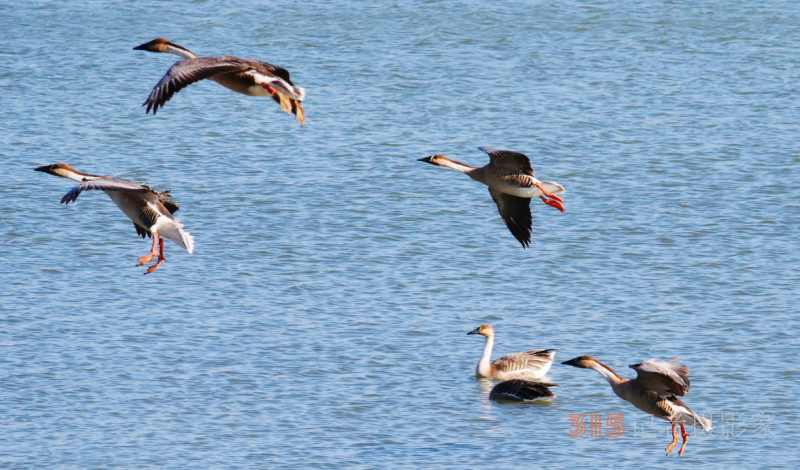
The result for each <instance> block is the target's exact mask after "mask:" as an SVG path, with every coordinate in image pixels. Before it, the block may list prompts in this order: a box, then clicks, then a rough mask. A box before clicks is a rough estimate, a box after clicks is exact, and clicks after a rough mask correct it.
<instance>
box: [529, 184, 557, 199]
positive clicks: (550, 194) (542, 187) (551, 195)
mask: <svg viewBox="0 0 800 470" xmlns="http://www.w3.org/2000/svg"><path fill="white" fill-rule="evenodd" d="M533 184H534V185H535V186H536V187H537V188H539V191H541V192H542V193H544V195H545V196H547V197H549V198H550V199H555V200H556V201H559V202H564V200H563V199H561V198H560V197H558V195H557V194H552V193H550V192H548V191H547V190H546V189H544V186H542V184H541V183H533Z"/></svg>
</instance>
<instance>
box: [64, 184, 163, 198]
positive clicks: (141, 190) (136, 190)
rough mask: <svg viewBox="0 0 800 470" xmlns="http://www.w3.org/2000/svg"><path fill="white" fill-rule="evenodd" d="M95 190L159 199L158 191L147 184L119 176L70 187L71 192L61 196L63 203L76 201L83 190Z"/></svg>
mask: <svg viewBox="0 0 800 470" xmlns="http://www.w3.org/2000/svg"><path fill="white" fill-rule="evenodd" d="M95 190H99V191H120V192H125V193H132V194H141V195H142V196H144V198H145V199H146V200H147V201H152V202H155V201H158V193H157V192H155V191H153V190H152V189H150V187H148V186H146V185H143V184H140V183H136V182H134V181H128V180H123V179H118V178H99V179H96V180H91V181H84V182H83V183H81V184H79V185H77V186H75V187H74V188H72V189H70V190H69V192H68V193H67V194H65V195H64V197H62V198H61V203H62V204H64V203H67V204H69V203H70V202H75V200H76V199H78V196H79V195H80V194H81V192H83V191H95Z"/></svg>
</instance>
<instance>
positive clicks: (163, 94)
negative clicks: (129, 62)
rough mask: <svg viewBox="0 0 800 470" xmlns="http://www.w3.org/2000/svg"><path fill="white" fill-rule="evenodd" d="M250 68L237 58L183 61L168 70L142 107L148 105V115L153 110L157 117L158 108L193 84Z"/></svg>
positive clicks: (206, 58) (208, 58)
mask: <svg viewBox="0 0 800 470" xmlns="http://www.w3.org/2000/svg"><path fill="white" fill-rule="evenodd" d="M250 68H251V65H249V64H247V63H246V62H244V61H242V60H240V59H237V58H236V57H227V56H225V57H203V58H200V59H185V60H181V61H179V62H176V63H175V64H174V65H173V66H172V67H170V68H169V70H167V73H166V74H165V75H164V76H163V77H162V78H161V80H159V82H158V83H157V84H156V86H155V88H153V91H151V92H150V96H149V97H147V101H145V102H144V103H143V104H142V106H145V105H147V111H146V112H147V113H149V112H150V108H152V109H153V114H154V115H155V114H156V111H158V108H159V107H162V108H163V107H164V104H165V103H166V102H167V101H169V100H170V99H171V98H172V95H174V94H175V93H177V92H179V91H180V90H182V89H183V88H185V87H187V86H189V85H191V84H192V83H195V82H199V81H200V80H203V79H206V78H209V77H213V76H214V75H219V74H223V73H231V72H243V71H245V70H248V69H250Z"/></svg>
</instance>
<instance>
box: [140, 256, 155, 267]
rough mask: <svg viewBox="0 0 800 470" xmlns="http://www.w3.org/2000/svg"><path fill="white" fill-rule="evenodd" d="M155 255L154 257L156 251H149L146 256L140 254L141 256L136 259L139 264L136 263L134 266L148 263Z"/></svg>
mask: <svg viewBox="0 0 800 470" xmlns="http://www.w3.org/2000/svg"><path fill="white" fill-rule="evenodd" d="M155 257H156V253H150V254H149V255H147V256H142V257H141V258H139V259H138V261H139V264H137V265H136V266H141V265H143V264H145V263H149V262H150V261H153V258H155Z"/></svg>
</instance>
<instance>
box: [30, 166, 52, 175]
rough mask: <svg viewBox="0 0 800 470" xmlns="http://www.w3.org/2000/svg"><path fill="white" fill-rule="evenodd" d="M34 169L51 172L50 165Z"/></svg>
mask: <svg viewBox="0 0 800 470" xmlns="http://www.w3.org/2000/svg"><path fill="white" fill-rule="evenodd" d="M33 171H43V172H45V173H49V172H50V165H45V166H39V167H36V168H34V169H33Z"/></svg>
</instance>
